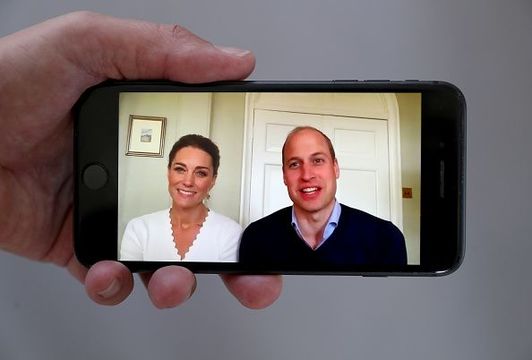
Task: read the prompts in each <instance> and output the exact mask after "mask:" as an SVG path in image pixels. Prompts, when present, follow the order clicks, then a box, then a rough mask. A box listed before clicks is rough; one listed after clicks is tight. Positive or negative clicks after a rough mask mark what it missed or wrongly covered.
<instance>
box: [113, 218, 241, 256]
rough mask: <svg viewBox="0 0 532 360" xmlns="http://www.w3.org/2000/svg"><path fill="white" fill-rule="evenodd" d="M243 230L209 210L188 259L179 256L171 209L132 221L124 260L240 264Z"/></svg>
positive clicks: (122, 253)
mask: <svg viewBox="0 0 532 360" xmlns="http://www.w3.org/2000/svg"><path fill="white" fill-rule="evenodd" d="M241 233H242V227H241V226H240V225H239V224H238V223H237V222H236V221H234V220H232V219H230V218H228V217H226V216H223V215H221V214H218V213H216V212H214V211H212V210H209V212H208V214H207V217H206V218H205V222H204V223H203V226H202V227H201V229H200V232H199V233H198V235H197V237H196V239H195V240H194V242H193V243H192V245H191V246H190V248H189V250H188V252H187V253H186V254H185V257H184V258H183V259H181V256H179V255H178V254H177V249H176V247H175V244H174V239H173V236H172V225H171V223H170V209H166V210H161V211H157V212H154V213H151V214H147V215H143V216H140V217H138V218H134V219H132V220H131V221H130V222H129V223H128V224H127V226H126V230H125V231H124V236H123V238H122V245H121V248H120V260H136V261H211V262H236V261H237V252H238V245H239V242H240V234H241Z"/></svg>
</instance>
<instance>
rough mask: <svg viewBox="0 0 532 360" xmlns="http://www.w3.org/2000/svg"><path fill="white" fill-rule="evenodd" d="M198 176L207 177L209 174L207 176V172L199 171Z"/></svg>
mask: <svg viewBox="0 0 532 360" xmlns="http://www.w3.org/2000/svg"><path fill="white" fill-rule="evenodd" d="M196 175H197V176H198V177H206V176H207V175H208V174H207V172H206V171H198V172H196Z"/></svg>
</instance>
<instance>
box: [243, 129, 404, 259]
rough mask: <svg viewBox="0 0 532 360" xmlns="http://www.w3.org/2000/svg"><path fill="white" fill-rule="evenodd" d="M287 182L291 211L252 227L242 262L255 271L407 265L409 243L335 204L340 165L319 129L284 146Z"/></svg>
mask: <svg viewBox="0 0 532 360" xmlns="http://www.w3.org/2000/svg"><path fill="white" fill-rule="evenodd" d="M282 162H283V180H284V183H285V185H286V188H287V191H288V195H289V197H290V199H291V200H292V202H293V206H289V207H287V208H284V209H281V210H278V211H277V212H275V213H273V214H271V215H268V216H266V217H264V218H262V219H260V220H257V221H255V222H253V223H251V224H250V225H249V226H248V227H247V228H246V229H245V231H244V233H243V235H242V239H241V244H240V249H239V261H240V262H241V263H243V264H248V265H251V266H253V265H255V266H268V267H281V268H287V269H290V268H296V269H297V268H298V267H305V266H307V267H308V266H340V267H342V266H350V265H405V264H406V247H405V239H404V237H403V234H402V233H401V231H399V229H398V228H397V227H396V226H395V225H393V224H392V223H391V222H389V221H386V220H383V219H380V218H377V217H375V216H373V215H370V214H368V213H365V212H363V211H360V210H357V209H353V208H351V207H348V206H346V205H343V204H340V203H339V202H338V201H337V200H336V197H335V195H336V180H337V179H338V178H339V176H340V169H339V166H338V161H337V159H336V156H335V152H334V148H333V146H332V143H331V141H330V139H329V138H328V137H327V136H326V135H325V134H323V133H322V132H321V131H319V130H318V129H315V128H313V127H309V126H304V127H297V128H295V129H294V130H292V131H291V132H290V133H289V134H288V136H287V138H286V140H285V143H284V145H283V149H282Z"/></svg>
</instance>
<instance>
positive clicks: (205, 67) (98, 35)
mask: <svg viewBox="0 0 532 360" xmlns="http://www.w3.org/2000/svg"><path fill="white" fill-rule="evenodd" d="M41 25H44V26H48V27H49V32H48V34H50V37H51V38H52V40H56V41H47V46H50V44H56V51H57V52H59V53H61V54H62V55H63V56H64V57H65V58H66V59H68V61H69V62H70V63H71V64H72V65H74V66H75V67H76V68H77V69H78V70H83V71H84V72H86V73H87V74H88V75H90V76H91V77H93V78H95V79H96V80H97V82H100V81H103V80H106V79H129V80H133V79H166V80H173V81H181V82H187V83H200V82H212V81H219V80H239V79H243V78H245V77H247V76H248V75H249V74H250V73H251V72H252V71H253V68H254V66H255V57H254V56H253V54H252V53H251V52H250V51H247V50H240V49H235V48H227V47H218V46H215V45H213V44H211V43H209V42H207V41H205V40H203V39H201V38H200V37H198V36H196V35H194V34H193V33H191V32H190V31H188V30H187V29H185V28H183V27H181V26H179V25H160V24H154V23H148V22H144V21H137V20H125V19H117V18H113V17H110V16H106V15H102V14H97V13H92V12H85V11H83V12H75V13H71V14H67V15H64V16H60V17H58V18H54V19H52V20H49V21H48V22H46V23H45V24H41ZM39 30H41V29H39ZM54 37H55V39H54ZM48 40H50V39H48Z"/></svg>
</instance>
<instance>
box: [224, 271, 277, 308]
mask: <svg viewBox="0 0 532 360" xmlns="http://www.w3.org/2000/svg"><path fill="white" fill-rule="evenodd" d="M221 277H222V280H223V281H224V283H225V285H226V286H227V289H228V290H229V291H230V292H231V294H233V295H234V296H235V297H236V298H237V299H238V301H240V303H241V304H242V305H244V306H246V307H248V308H250V309H263V308H265V307H267V306H269V305H271V304H273V303H274V302H275V300H277V298H279V296H280V295H281V290H282V287H283V279H282V277H281V276H280V275H260V276H259V275H222V276H221Z"/></svg>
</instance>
